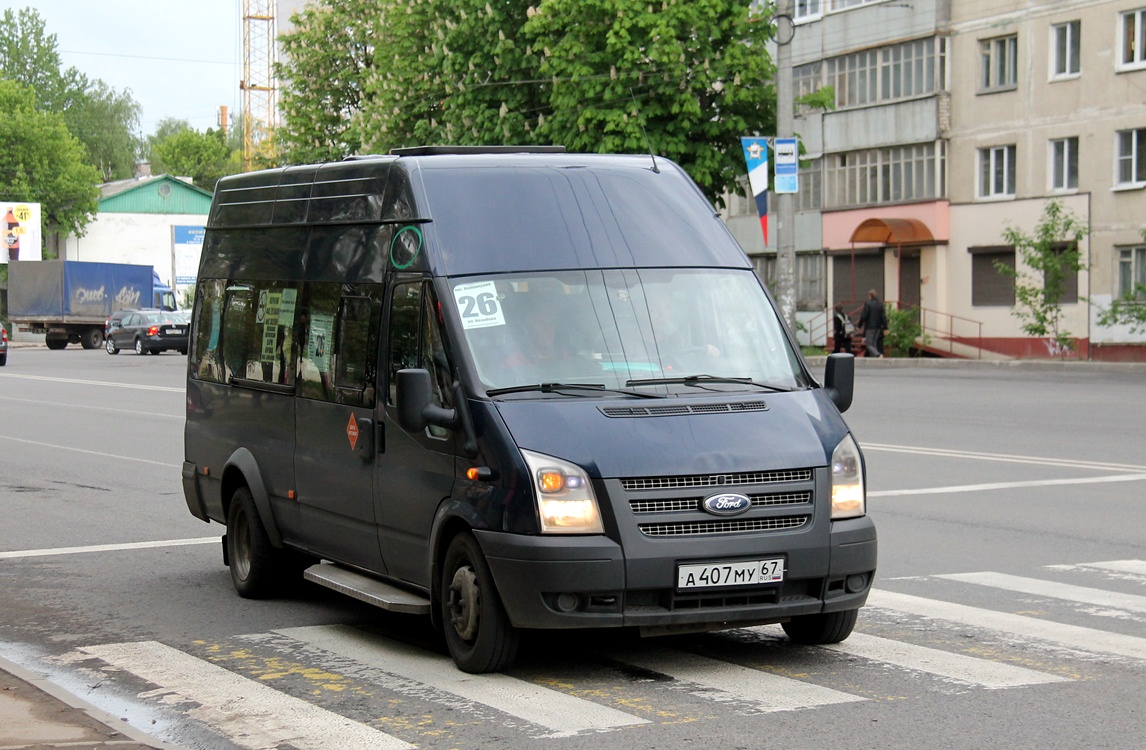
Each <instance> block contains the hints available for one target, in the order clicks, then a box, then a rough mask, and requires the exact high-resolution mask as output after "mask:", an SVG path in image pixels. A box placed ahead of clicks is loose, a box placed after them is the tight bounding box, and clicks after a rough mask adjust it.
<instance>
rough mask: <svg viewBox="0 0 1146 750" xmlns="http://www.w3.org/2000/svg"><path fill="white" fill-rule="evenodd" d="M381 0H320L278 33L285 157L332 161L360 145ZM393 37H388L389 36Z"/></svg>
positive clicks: (281, 135)
mask: <svg viewBox="0 0 1146 750" xmlns="http://www.w3.org/2000/svg"><path fill="white" fill-rule="evenodd" d="M385 5H386V3H385V2H383V0H343V1H342V2H338V3H333V4H332V3H328V2H323V3H317V4H309V3H308V4H307V6H306V7H305V8H304V9H303V10H302V11H300V12H299V13H296V14H295V15H293V16H291V23H292V24H293V25H294V31H292V32H291V33H290V34H285V35H283V36H281V37H280V42H281V44H282V49H283V52H284V54H283V56H282V59H283V62H280V63H277V64H276V71H277V75H278V78H279V81H280V82H281V91H282V98H281V104H280V110H281V112H282V115H283V121H282V124H281V125H280V126H279V128H278V130H277V131H276V137H277V139H278V144H279V148H280V153H281V155H282V156H283V158H284V159H285V160H286V161H287V162H293V163H296V164H297V163H306V162H315V161H330V160H334V159H340V158H342V157H344V156H347V155H350V154H354V153H357V152H358V151H359V150H360V149H361V147H362V137H361V134H360V132H359V129H360V128H359V123H358V115H359V113H360V111H361V110H362V107H363V98H364V96H365V90H364V89H365V85H366V81H367V78H368V73H369V70H370V67H371V65H372V63H373V55H374V47H373V42H372V40H373V39H374V33H373V32H374V28H375V23H376V22H375V19H376V18H377V17H378V16H379V15H380V13H381V12H382V9H383V7H384V6H385ZM388 41H389V40H388Z"/></svg>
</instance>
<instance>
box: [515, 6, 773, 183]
mask: <svg viewBox="0 0 1146 750" xmlns="http://www.w3.org/2000/svg"><path fill="white" fill-rule="evenodd" d="M750 5H752V3H751V2H750V0H664V1H663V2H662V3H660V5H659V7H655V6H652V5H650V4H649V3H648V2H647V0H550V1H549V2H546V3H543V4H541V5H540V6H539V7H538V10H537V12H536V14H534V16H533V17H532V18H531V19H530V20H529V21H528V22H527V23H526V29H527V31H528V32H529V34H530V36H531V38H532V44H533V47H534V49H537V50H540V51H541V54H542V58H543V59H542V63H541V66H540V72H541V74H542V76H541V77H543V78H551V79H552V81H553V83H552V90H551V92H550V95H549V102H550V105H551V107H552V113H551V114H549V115H547V116H546V120H545V124H544V127H543V128H542V129H541V132H542V136H543V137H546V138H549V139H550V140H552V141H553V142H555V143H564V144H565V146H566V147H568V148H570V149H571V150H573V151H619V152H639V151H644V150H646V148H648V147H649V146H651V149H652V150H653V151H654V152H655V153H658V154H662V155H664V156H667V157H669V158H671V159H673V160H674V161H676V162H678V163H679V164H680V165H681V166H682V167H684V168H685V170H686V171H688V173H689V174H690V175H691V176H692V178H693V179H694V180H696V182H697V183H698V184H699V185H700V187H701V188H702V189H703V190H704V191H705V193H707V194H708V196H709V198H710V199H712V200H716V199H717V198H718V196H719V195H720V194H721V193H722V192H723V191H724V190H734V189H735V185H736V178H737V177H738V176H740V175H742V174H743V172H744V163H743V155H742V152H741V150H740V140H739V138H740V136H742V135H748V134H751V133H771V132H774V129H775V127H774V125H775V93H774V91H773V88H772V79H773V77H774V73H775V68H774V66H773V64H772V61H771V59H770V57H769V55H768V52H767V51H766V49H765V44H766V42H767V41H768V40H769V39H770V38H771V36H772V33H773V29H772V26H771V24H770V23H768V22H767V18H754V17H753V16H752V15H751V14H750V9H749V6H750ZM645 133H647V137H648V141H649V144H648V145H646V142H645Z"/></svg>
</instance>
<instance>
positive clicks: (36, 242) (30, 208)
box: [0, 201, 44, 263]
mask: <svg viewBox="0 0 1146 750" xmlns="http://www.w3.org/2000/svg"><path fill="white" fill-rule="evenodd" d="M0 214H3V216H4V222H3V224H0V233H2V235H3V241H2V242H0V263H7V262H8V261H9V260H43V259H44V239H43V235H42V234H41V230H40V204H39V203H23V202H20V201H0Z"/></svg>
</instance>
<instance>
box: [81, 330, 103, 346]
mask: <svg viewBox="0 0 1146 750" xmlns="http://www.w3.org/2000/svg"><path fill="white" fill-rule="evenodd" d="M80 346H82V347H83V348H85V349H99V348H100V347H101V346H103V329H102V328H89V329H87V330H86V331H84V332H83V333H82V334H81V335H80Z"/></svg>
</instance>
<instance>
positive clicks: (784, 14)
mask: <svg viewBox="0 0 1146 750" xmlns="http://www.w3.org/2000/svg"><path fill="white" fill-rule="evenodd" d="M775 22H776V49H777V53H776V137H777V138H791V137H792V136H793V133H792V130H793V126H794V119H795V101H794V94H793V91H792V37H793V36H794V35H795V32H796V27H795V25H794V24H793V23H792V0H776V15H775ZM773 195H775V198H776V218H777V220H778V221H777V227H776V282H777V283H776V296H777V298H778V299H777V302H779V304H780V314H781V315H783V316H784V320H786V321H787V322H788V326H789V327H790V328H791V329H792V331H793V332H795V331H796V196H795V195H794V194H792V193H773Z"/></svg>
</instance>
